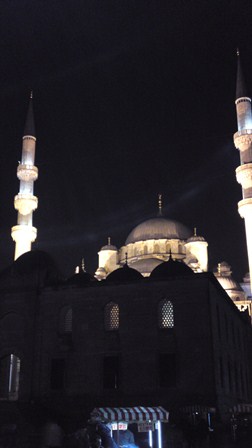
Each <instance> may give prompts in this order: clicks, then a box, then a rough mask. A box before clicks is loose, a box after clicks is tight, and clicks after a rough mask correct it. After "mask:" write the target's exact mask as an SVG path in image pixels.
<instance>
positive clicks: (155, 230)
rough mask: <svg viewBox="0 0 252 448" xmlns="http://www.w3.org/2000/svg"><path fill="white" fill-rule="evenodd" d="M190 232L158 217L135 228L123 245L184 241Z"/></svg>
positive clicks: (179, 225)
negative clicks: (155, 241) (139, 242)
mask: <svg viewBox="0 0 252 448" xmlns="http://www.w3.org/2000/svg"><path fill="white" fill-rule="evenodd" d="M190 234H191V232H190V231H189V230H188V229H187V228H186V227H185V226H184V225H183V224H180V223H179V222H177V221H172V220H170V219H166V218H162V217H158V218H152V219H147V221H144V222H142V223H141V224H139V225H138V226H136V227H135V228H134V229H133V230H132V231H131V232H130V234H129V236H128V238H127V239H126V242H125V245H127V244H131V243H136V242H137V241H146V240H153V239H154V240H158V239H179V240H186V239H187V238H188V237H189V236H190Z"/></svg>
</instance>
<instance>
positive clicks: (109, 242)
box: [108, 236, 111, 246]
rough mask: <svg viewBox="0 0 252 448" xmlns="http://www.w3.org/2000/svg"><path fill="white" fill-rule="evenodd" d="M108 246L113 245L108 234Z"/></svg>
mask: <svg viewBox="0 0 252 448" xmlns="http://www.w3.org/2000/svg"><path fill="white" fill-rule="evenodd" d="M108 246H111V238H110V236H108Z"/></svg>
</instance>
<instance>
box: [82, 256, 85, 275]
mask: <svg viewBox="0 0 252 448" xmlns="http://www.w3.org/2000/svg"><path fill="white" fill-rule="evenodd" d="M81 270H82V272H86V269H85V260H84V257H82V259H81Z"/></svg>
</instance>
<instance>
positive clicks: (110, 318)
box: [104, 302, 119, 331]
mask: <svg viewBox="0 0 252 448" xmlns="http://www.w3.org/2000/svg"><path fill="white" fill-rule="evenodd" d="M104 318H105V319H104V320H105V322H104V323H105V330H108V331H113V330H118V328H119V305H118V304H117V303H113V302H110V303H108V304H107V305H106V306H105V316H104Z"/></svg>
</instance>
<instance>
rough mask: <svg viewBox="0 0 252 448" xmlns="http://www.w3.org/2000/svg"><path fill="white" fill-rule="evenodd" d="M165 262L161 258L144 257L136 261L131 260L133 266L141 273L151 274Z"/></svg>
mask: <svg viewBox="0 0 252 448" xmlns="http://www.w3.org/2000/svg"><path fill="white" fill-rule="evenodd" d="M161 263H163V260H160V259H159V258H142V259H141V260H138V261H135V262H134V263H131V262H129V265H130V267H131V268H133V269H136V270H137V271H138V272H140V273H141V274H146V275H147V274H150V273H151V272H152V271H153V269H155V268H156V267H157V266H158V265H160V264H161Z"/></svg>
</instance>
